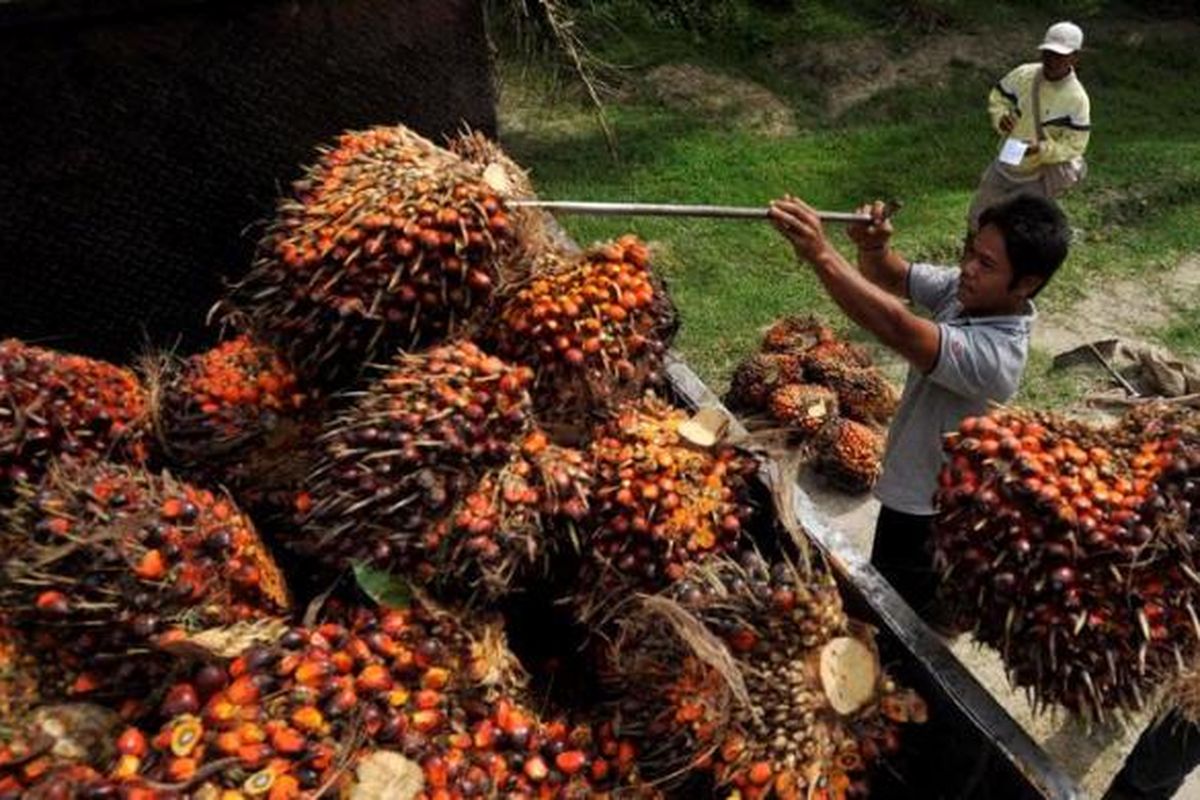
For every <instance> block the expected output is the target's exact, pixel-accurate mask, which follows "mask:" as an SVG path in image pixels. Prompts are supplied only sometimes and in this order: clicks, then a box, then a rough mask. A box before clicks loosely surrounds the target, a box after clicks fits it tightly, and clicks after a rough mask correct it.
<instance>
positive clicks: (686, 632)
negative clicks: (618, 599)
mask: <svg viewBox="0 0 1200 800" xmlns="http://www.w3.org/2000/svg"><path fill="white" fill-rule="evenodd" d="M632 608H633V610H632V611H631V612H629V613H627V614H626V615H625V616H623V617H619V626H620V631H621V633H620V636H619V637H618V638H617V640H616V641H617V644H616V645H615V647H614V653H613V657H612V662H611V667H610V668H609V669H610V672H609V673H608V674H606V676H605V677H606V678H607V679H609V680H611V681H612V683H613V684H614V685H615V686H616V687H617V696H618V697H619V700H618V701H617V710H618V711H619V714H620V719H621V720H622V722H623V724H622V726H621V728H620V729H619V732H620V733H621V734H622V735H628V736H630V737H631V739H632V740H633V741H634V743H635V744H636V745H642V747H641V748H640V751H641V752H642V753H643V756H642V767H643V772H644V774H645V775H646V777H647V778H651V779H653V778H655V777H661V778H667V776H672V775H680V774H683V772H684V771H686V770H688V769H700V770H704V771H708V772H711V773H712V775H713V776H714V777H715V779H716V782H717V784H718V785H719V786H721V787H725V788H726V789H727V790H731V791H737V792H738V793H740V795H741V796H745V797H778V798H802V797H811V796H814V795H815V794H817V793H819V792H822V791H823V792H826V795H825V796H830V797H835V796H848V795H850V796H852V795H854V794H858V795H860V796H861V795H862V794H864V793H865V770H866V768H867V766H869V764H870V762H871V761H872V760H874V759H875V758H877V757H878V755H879V754H880V752H882V751H884V750H895V749H896V748H897V747H898V746H899V740H898V738H897V733H898V732H897V722H898V721H903V722H908V721H913V722H919V721H923V720H924V717H925V715H926V712H925V707H924V704H923V702H922V701H921V700H920V698H918V697H917V696H916V695H914V694H913V693H911V692H908V691H902V690H900V689H899V688H898V687H896V685H895V684H894V682H892V681H891V680H890V679H888V678H887V677H886V676H885V675H883V674H882V673H881V672H880V670H879V666H878V660H877V657H876V656H875V654H874V649H873V645H872V644H871V642H870V637H869V633H867V632H864V631H862V630H859V629H858V628H856V627H855V626H854V625H853V624H852V623H851V622H850V621H849V620H848V618H847V617H846V615H845V613H844V611H843V610H842V605H841V600H840V596H839V594H838V591H837V587H836V585H835V584H834V582H833V580H832V577H831V576H830V575H829V574H828V573H827V572H825V571H823V570H821V569H816V570H813V571H811V572H809V573H807V574H804V573H802V572H801V571H800V570H798V569H796V568H795V567H793V566H792V565H791V564H789V563H787V562H781V563H778V564H775V565H771V566H769V565H768V564H766V562H764V561H763V560H762V558H761V557H759V556H758V555H757V554H754V553H744V554H743V555H742V556H741V557H740V559H739V560H733V559H729V558H721V559H713V560H711V561H709V562H707V563H704V564H696V565H693V566H692V567H690V568H689V569H688V570H687V571H686V573H685V576H684V577H683V578H682V579H681V580H680V581H678V582H677V583H675V584H673V585H672V586H670V587H669V588H668V589H667V590H665V591H664V592H663V593H662V594H661V595H660V596H659V597H656V598H651V599H649V600H646V601H643V602H642V603H641V604H640V605H635V606H633V607H632ZM648 743H653V746H650V744H648Z"/></svg>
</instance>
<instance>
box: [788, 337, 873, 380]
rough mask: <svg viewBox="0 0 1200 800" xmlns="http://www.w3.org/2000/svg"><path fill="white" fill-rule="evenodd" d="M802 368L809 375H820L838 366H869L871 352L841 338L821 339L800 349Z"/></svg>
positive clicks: (870, 364)
mask: <svg viewBox="0 0 1200 800" xmlns="http://www.w3.org/2000/svg"><path fill="white" fill-rule="evenodd" d="M802 355H803V356H804V368H805V370H807V371H808V373H809V374H811V375H820V374H822V373H823V372H825V371H827V370H833V369H837V368H838V367H870V366H872V363H871V354H870V353H868V352H867V350H866V348H864V347H863V346H861V345H857V344H854V343H853V342H847V341H845V340H843V339H822V340H821V341H819V342H817V343H816V344H814V345H813V346H812V347H809V348H808V349H806V350H803V351H802Z"/></svg>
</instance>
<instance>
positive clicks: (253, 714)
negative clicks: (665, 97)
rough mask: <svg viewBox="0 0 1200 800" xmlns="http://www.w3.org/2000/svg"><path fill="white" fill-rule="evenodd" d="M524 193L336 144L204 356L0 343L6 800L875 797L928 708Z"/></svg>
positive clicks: (446, 158) (645, 255)
mask: <svg viewBox="0 0 1200 800" xmlns="http://www.w3.org/2000/svg"><path fill="white" fill-rule="evenodd" d="M529 191H530V189H529V185H528V180H527V178H526V177H525V176H524V174H523V173H521V171H520V168H519V167H517V165H515V164H514V163H513V162H512V161H511V160H509V159H508V158H507V157H505V156H504V154H503V153H501V152H500V151H499V149H498V148H497V147H496V146H495V145H494V144H492V143H491V142H488V141H487V140H485V139H483V138H482V137H479V136H475V135H473V136H470V137H466V138H462V139H460V140H458V141H456V142H454V143H453V145H452V146H451V147H449V148H442V147H439V146H436V145H434V144H433V143H431V142H429V141H427V140H425V139H423V138H421V137H420V136H418V135H416V134H414V133H413V132H411V131H409V130H407V129H405V128H403V127H386V128H376V129H372V130H367V131H361V132H352V133H346V134H344V135H343V136H341V137H340V138H338V140H337V141H336V142H334V143H333V144H332V145H331V146H330V147H328V148H324V149H322V150H321V152H320V156H319V159H318V160H317V162H316V163H315V164H314V165H312V166H311V167H309V168H308V169H307V170H306V171H305V173H304V175H303V177H302V178H301V179H300V180H299V181H297V182H296V184H295V185H294V186H293V189H292V191H291V192H290V193H288V195H287V196H286V197H284V198H283V199H282V200H281V201H280V202H279V205H278V211H277V213H276V215H275V217H274V219H273V221H272V222H271V223H270V225H269V226H268V228H267V229H266V233H265V235H264V236H263V238H262V240H261V242H260V244H259V248H258V254H257V257H256V260H255V262H254V263H253V265H252V266H251V268H250V271H249V272H248V274H247V276H246V277H245V278H244V279H243V280H242V281H241V282H240V283H238V284H236V285H234V286H232V287H231V289H230V291H229V293H228V295H227V296H226V297H225V298H223V300H222V301H221V303H220V304H219V305H218V306H217V308H216V309H215V310H214V312H215V313H214V318H215V319H217V320H219V321H220V323H221V325H220V330H221V332H222V334H221V341H220V343H219V344H217V345H216V346H215V347H214V348H212V349H211V350H209V351H207V352H202V353H198V354H194V355H180V354H173V353H166V354H156V355H153V356H150V357H146V358H144V359H142V360H141V361H140V362H139V363H138V365H137V366H136V367H135V368H132V369H127V368H125V367H121V366H116V365H112V364H108V363H104V362H100V361H97V360H94V359H91V358H87V357H82V356H76V355H68V354H64V353H60V352H55V351H52V350H48V349H44V348H41V347H35V346H31V345H28V344H25V343H22V342H20V341H16V340H7V341H0V513H2V516H0V798H10V797H17V796H31V797H46V798H64V797H80V798H110V797H121V798H130V799H131V800H149V799H150V798H177V797H197V798H221V799H223V800H224V799H229V800H232V798H240V797H265V798H271V800H283V799H284V798H299V797H318V796H321V795H337V796H346V797H356V798H382V797H389V798H393V797H398V798H429V799H430V800H433V799H435V798H437V799H441V798H460V797H461V798H466V797H499V796H503V797H512V798H534V797H537V798H582V797H607V796H617V795H619V796H631V797H659V796H668V795H671V794H672V793H674V794H675V795H676V796H697V793H698V792H704V793H707V794H710V795H712V796H720V797H744V798H756V797H764V798H765V797H778V798H801V797H804V798H816V797H820V798H825V799H826V800H832V798H840V797H848V796H861V795H863V794H864V793H865V792H866V787H867V783H868V776H869V768H870V766H871V765H872V764H873V763H875V762H877V761H879V760H880V759H881V758H884V757H886V756H887V755H888V754H890V753H893V752H895V751H896V749H897V748H898V747H900V745H901V737H900V735H899V726H901V725H903V724H906V723H910V722H921V721H923V720H924V717H925V710H924V706H923V704H922V703H921V701H920V699H919V698H917V697H915V696H914V695H912V694H911V693H910V692H906V691H904V690H903V689H900V688H899V687H897V686H896V685H895V684H894V682H893V681H892V680H891V679H890V678H889V677H888V676H887V675H885V674H884V673H883V672H882V670H881V669H880V668H879V663H878V658H877V656H876V651H875V646H874V640H873V636H872V634H871V633H870V632H869V631H868V630H866V629H865V628H863V627H860V626H857V625H855V624H854V623H853V622H851V621H850V620H849V619H848V618H847V617H846V615H845V613H844V612H843V610H842V606H841V600H840V597H839V595H838V592H837V589H836V586H835V585H834V584H833V582H832V578H831V577H830V574H829V572H828V569H827V568H826V567H825V566H824V565H823V563H822V562H821V561H820V560H819V559H818V558H817V557H816V556H814V555H813V554H811V553H809V552H807V550H806V549H805V548H801V547H798V546H797V545H796V544H795V543H794V542H793V540H792V539H791V538H788V537H785V536H782V535H781V534H780V532H779V531H778V530H776V528H775V527H774V525H773V524H772V522H771V520H770V519H769V517H765V516H764V517H761V524H760V518H759V517H756V514H758V515H761V514H762V510H761V509H759V510H756V506H755V504H754V503H753V502H752V501H751V490H752V487H753V485H754V481H755V479H756V470H757V467H758V464H757V462H756V459H755V458H754V457H753V456H751V455H750V454H749V453H747V452H743V451H740V450H738V449H735V448H733V447H730V446H726V445H723V444H721V443H718V444H715V445H711V444H709V445H703V444H697V443H696V442H695V441H694V440H693V439H689V437H688V436H687V435H686V431H687V427H686V425H685V423H688V422H689V415H688V413H686V412H685V411H683V410H681V409H679V408H676V407H675V406H673V405H671V403H670V402H669V401H668V400H667V399H666V396H665V395H664V394H662V389H663V386H662V365H663V358H664V355H665V353H666V350H667V348H668V346H669V344H670V339H671V336H672V334H673V332H674V330H675V317H674V313H673V311H672V307H671V303H670V301H669V298H668V296H667V294H666V291H665V289H664V285H663V283H662V281H661V280H660V279H659V277H658V276H657V275H656V274H655V272H654V271H653V268H652V266H651V259H650V252H649V250H648V248H647V247H646V246H645V245H644V244H643V243H642V242H640V241H638V240H637V239H636V238H635V237H632V236H626V237H624V238H621V239H619V240H617V241H614V242H609V243H606V244H601V245H598V246H596V247H593V248H592V249H589V250H587V251H586V252H582V253H580V252H570V251H568V250H565V249H562V248H561V247H560V246H556V245H555V244H554V242H555V241H556V239H555V237H554V236H553V235H551V234H550V233H549V232H548V230H547V228H546V223H547V219H546V218H545V217H543V216H539V215H538V214H536V213H534V212H530V211H526V210H510V208H509V206H508V201H509V200H510V199H511V198H512V197H514V196H518V195H526V194H528V193H529ZM656 392H657V393H656ZM760 550H761V551H762V552H769V553H775V554H778V555H776V556H775V557H774V559H773V563H768V562H767V561H764V560H763V559H762V558H761V557H760V556H758V555H756V553H757V552H759V551H760ZM793 564H796V565H802V566H793ZM529 596H536V597H539V598H545V602H544V603H542V605H537V604H536V603H535V604H534V605H533V606H526V607H525V608H529V607H533V608H543V607H544V608H546V609H553V610H554V613H556V614H558V613H560V612H561V611H562V610H563V609H566V613H567V615H568V616H569V617H571V619H572V620H573V621H572V622H571V623H570V625H571V626H573V628H572V629H573V630H576V629H582V630H583V631H584V633H583V635H582V637H581V638H580V639H579V640H577V641H576V640H572V641H569V642H565V643H564V642H557V641H544V642H541V643H540V644H541V645H543V646H544V647H543V649H546V648H548V649H550V650H551V651H553V648H554V647H556V646H558V647H560V648H562V649H564V650H568V651H570V655H572V656H578V658H580V659H582V660H583V663H577V662H572V663H577V666H576V667H575V668H576V669H578V671H579V675H578V676H576V677H577V678H579V679H581V680H583V681H584V682H590V683H591V684H592V685H591V687H590V689H589V690H588V691H587V692H583V693H581V695H580V696H581V697H583V698H586V702H585V701H583V700H580V699H579V698H574V700H575V701H574V702H569V701H570V700H571V699H572V698H565V699H564V698H562V697H556V696H553V695H546V696H543V694H544V693H543V692H541V691H535V690H534V688H533V687H534V686H535V685H536V684H537V683H538V680H539V675H538V674H537V673H536V672H534V674H532V676H531V675H530V674H529V673H528V672H527V671H526V668H525V667H523V666H522V664H521V662H520V660H519V659H518V658H517V656H516V655H514V650H512V649H510V647H509V644H508V641H509V638H508V637H509V636H510V635H514V634H513V631H514V630H515V629H514V627H513V626H514V625H523V626H524V627H523V629H524V630H526V631H529V630H533V631H534V637H535V638H536V637H537V636H538V634H540V635H541V637H542V638H544V639H547V640H549V639H552V638H554V636H555V635H556V634H555V631H554V629H551V628H548V627H545V626H542V628H543V629H541V630H539V626H540V625H541V623H540V622H539V621H538V620H536V619H535V620H530V619H528V618H524V617H522V618H521V619H516V618H515V617H517V616H519V615H517V614H516V613H515V612H514V611H513V609H514V608H519V607H520V606H514V605H513V603H514V602H515V601H514V600H513V598H515V597H529ZM506 631H507V633H506ZM513 641H516V639H514V640H513ZM580 654H582V655H580ZM1157 657H1158V654H1157V651H1155V652H1154V654H1153V659H1152V661H1153V663H1155V664H1157V660H1156V659H1157ZM554 660H555V659H548V661H554ZM527 661H528V662H529V663H530V664H540V663H543V662H539V661H537V660H536V659H533V658H528V659H527ZM548 661H547V663H548ZM558 663H560V664H561V663H562V660H561V659H558ZM647 678H653V679H652V680H647ZM547 698H548V699H547ZM685 784H686V788H683V787H684V786H685ZM697 787H703V788H697Z"/></svg>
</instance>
